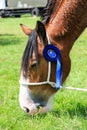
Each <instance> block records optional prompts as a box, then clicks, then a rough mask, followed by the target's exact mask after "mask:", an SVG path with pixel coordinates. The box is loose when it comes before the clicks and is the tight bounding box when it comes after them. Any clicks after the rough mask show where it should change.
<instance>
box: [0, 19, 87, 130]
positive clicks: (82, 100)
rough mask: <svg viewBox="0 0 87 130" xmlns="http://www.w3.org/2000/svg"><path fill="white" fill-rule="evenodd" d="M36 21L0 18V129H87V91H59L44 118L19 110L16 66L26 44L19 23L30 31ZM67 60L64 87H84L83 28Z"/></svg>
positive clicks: (86, 36)
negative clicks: (51, 108)
mask: <svg viewBox="0 0 87 130" xmlns="http://www.w3.org/2000/svg"><path fill="white" fill-rule="evenodd" d="M37 19H39V18H31V17H21V18H4V19H0V130H37V129H38V130H87V92H81V91H72V90H66V89H64V90H61V91H59V92H58V93H57V94H56V95H55V97H54V107H53V110H52V111H51V112H49V113H47V114H46V115H36V116H28V115H27V114H25V113H24V112H23V111H22V110H21V109H20V107H19V100H18V94H19V76H20V63H21V57H22V54H23V50H24V48H25V46H26V42H27V36H25V35H24V34H23V33H22V31H21V29H20V26H19V24H20V23H24V24H26V25H28V26H29V27H31V28H34V27H35V23H36V20H37ZM71 59H72V68H71V73H70V75H69V77H68V79H67V81H66V82H65V83H64V85H65V86H73V87H79V88H87V29H86V30H85V31H84V32H83V34H82V35H81V36H80V37H79V39H78V40H77V41H76V43H75V44H74V46H73V49H72V51H71Z"/></svg>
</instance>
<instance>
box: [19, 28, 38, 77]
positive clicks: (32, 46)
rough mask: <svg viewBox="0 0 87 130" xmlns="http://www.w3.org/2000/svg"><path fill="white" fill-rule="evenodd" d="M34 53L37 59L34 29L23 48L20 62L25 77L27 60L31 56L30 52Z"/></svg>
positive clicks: (27, 65)
mask: <svg viewBox="0 0 87 130" xmlns="http://www.w3.org/2000/svg"><path fill="white" fill-rule="evenodd" d="M33 52H34V53H35V56H36V59H37V60H38V48H37V34H36V31H35V30H34V31H33V32H32V33H31V34H30V36H29V39H28V42H27V45H26V48H25V50H24V54H23V57H22V64H21V69H22V72H23V74H24V76H25V77H27V75H28V67H29V61H30V58H31V57H32V53H33Z"/></svg>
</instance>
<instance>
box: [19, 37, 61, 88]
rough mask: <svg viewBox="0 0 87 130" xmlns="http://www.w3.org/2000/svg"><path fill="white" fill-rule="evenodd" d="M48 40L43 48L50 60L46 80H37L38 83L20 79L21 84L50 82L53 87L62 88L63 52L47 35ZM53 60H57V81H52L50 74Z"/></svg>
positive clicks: (45, 56) (44, 54) (46, 57)
mask: <svg viewBox="0 0 87 130" xmlns="http://www.w3.org/2000/svg"><path fill="white" fill-rule="evenodd" d="M47 40H48V45H46V46H45V48H44V50H43V56H44V58H45V59H46V60H47V61H48V75H47V80H46V81H44V82H37V83H29V82H24V81H22V80H20V81H19V82H20V84H21V85H31V86H33V85H45V84H49V85H51V86H52V87H54V88H56V89H60V88H61V82H62V66H61V61H60V58H61V53H60V50H59V49H58V48H57V47H56V46H54V45H52V44H51V42H50V39H49V37H48V35H47ZM51 62H56V83H55V82H51V81H50V75H51Z"/></svg>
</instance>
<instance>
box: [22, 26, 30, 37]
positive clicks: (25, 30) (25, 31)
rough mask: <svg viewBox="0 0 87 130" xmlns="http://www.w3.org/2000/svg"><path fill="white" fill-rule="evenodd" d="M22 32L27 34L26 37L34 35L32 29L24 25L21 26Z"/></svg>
mask: <svg viewBox="0 0 87 130" xmlns="http://www.w3.org/2000/svg"><path fill="white" fill-rule="evenodd" d="M20 26H21V29H22V31H23V32H24V33H25V34H26V35H28V36H29V35H30V34H31V33H32V29H30V28H28V27H27V26H25V25H24V24H20Z"/></svg>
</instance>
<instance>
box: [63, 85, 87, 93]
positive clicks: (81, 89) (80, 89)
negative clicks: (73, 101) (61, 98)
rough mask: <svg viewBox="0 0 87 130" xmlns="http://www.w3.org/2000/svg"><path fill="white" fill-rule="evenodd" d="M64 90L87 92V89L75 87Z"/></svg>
mask: <svg viewBox="0 0 87 130" xmlns="http://www.w3.org/2000/svg"><path fill="white" fill-rule="evenodd" d="M62 88H65V89H69V90H77V91H83V92H87V89H86V88H74V87H64V86H63V87H62Z"/></svg>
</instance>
